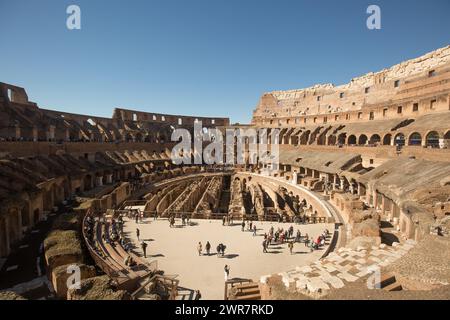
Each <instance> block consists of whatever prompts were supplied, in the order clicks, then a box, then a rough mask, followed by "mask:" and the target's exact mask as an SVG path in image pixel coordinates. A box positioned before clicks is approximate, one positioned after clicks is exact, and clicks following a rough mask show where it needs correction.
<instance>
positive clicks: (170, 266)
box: [124, 218, 334, 299]
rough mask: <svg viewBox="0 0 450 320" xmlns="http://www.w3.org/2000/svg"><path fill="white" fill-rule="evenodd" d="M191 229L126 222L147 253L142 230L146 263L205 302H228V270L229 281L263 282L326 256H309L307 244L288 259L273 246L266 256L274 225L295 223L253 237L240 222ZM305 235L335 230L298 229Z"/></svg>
mask: <svg viewBox="0 0 450 320" xmlns="http://www.w3.org/2000/svg"><path fill="white" fill-rule="evenodd" d="M191 223H192V225H190V226H182V225H181V220H180V219H177V221H176V227H175V228H170V227H169V222H168V220H167V219H158V220H157V221H154V220H153V219H152V218H149V219H145V220H144V221H143V223H139V224H136V223H135V222H134V221H130V220H126V222H125V226H124V232H125V234H126V236H127V237H129V238H130V239H131V241H132V242H133V244H134V245H135V246H136V250H137V252H139V253H142V250H141V248H140V243H139V242H138V240H137V237H136V228H139V229H140V239H141V241H142V240H146V241H147V243H148V247H147V259H148V260H149V261H151V260H155V259H156V260H157V261H158V267H159V268H160V269H161V270H164V272H165V274H167V275H178V279H179V280H180V286H181V287H184V288H188V289H191V290H200V292H201V294H202V299H223V295H224V271H223V269H224V266H225V265H226V264H227V265H229V266H230V268H231V270H230V277H229V278H230V279H232V278H246V279H248V278H250V279H253V280H254V281H259V279H260V277H261V276H263V275H269V274H273V273H278V272H282V271H286V270H290V269H293V268H295V267H296V266H303V265H306V264H309V263H311V262H314V261H316V260H318V259H319V258H320V257H321V256H322V255H323V254H324V252H325V250H326V247H325V248H322V249H321V250H317V251H314V252H312V253H311V252H310V250H309V248H306V247H305V246H304V244H303V243H301V244H300V243H296V244H295V245H294V250H293V252H294V254H292V255H291V254H290V253H289V249H288V248H287V245H286V244H283V245H272V246H271V247H270V249H269V253H263V248H262V242H263V236H264V233H265V232H267V231H268V230H269V229H270V227H271V226H272V225H273V226H274V228H275V230H276V229H277V228H278V227H281V228H284V229H287V228H289V226H290V225H291V224H290V223H274V222H257V224H256V226H257V228H258V231H257V236H253V232H250V231H245V232H242V231H241V226H240V225H239V224H238V222H236V224H235V225H234V226H222V221H219V220H191ZM297 229H300V231H301V233H302V235H304V234H305V233H308V235H309V236H310V237H311V236H312V237H314V238H317V236H318V235H319V234H321V233H322V232H323V230H325V229H328V230H330V231H333V230H334V225H333V224H310V225H294V234H295V233H296V232H297ZM199 241H201V242H202V245H203V248H205V244H206V241H209V242H210V243H211V247H212V250H211V251H212V252H211V255H210V256H206V255H203V256H199V255H198V252H197V245H198V242H199ZM221 242H222V243H223V244H225V245H226V251H225V256H224V257H220V258H219V257H217V255H216V247H217V245H218V244H219V243H221Z"/></svg>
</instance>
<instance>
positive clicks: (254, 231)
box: [253, 224, 256, 236]
mask: <svg viewBox="0 0 450 320" xmlns="http://www.w3.org/2000/svg"><path fill="white" fill-rule="evenodd" d="M253 236H256V224H255V225H253Z"/></svg>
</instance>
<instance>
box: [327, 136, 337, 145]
mask: <svg viewBox="0 0 450 320" xmlns="http://www.w3.org/2000/svg"><path fill="white" fill-rule="evenodd" d="M335 144H336V136H335V135H331V136H329V137H328V145H329V146H334V145H335Z"/></svg>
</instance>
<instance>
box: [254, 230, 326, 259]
mask: <svg viewBox="0 0 450 320" xmlns="http://www.w3.org/2000/svg"><path fill="white" fill-rule="evenodd" d="M329 236H330V232H329V231H328V229H325V230H324V231H323V233H322V234H321V235H319V236H318V237H317V238H316V239H314V238H310V236H309V235H308V233H305V235H302V233H301V231H300V230H299V229H297V232H296V233H295V236H294V227H293V226H292V225H291V226H290V227H289V228H288V229H286V230H285V229H283V228H278V229H277V230H275V228H274V227H273V226H272V227H270V229H269V231H268V232H266V233H264V240H263V242H262V247H263V252H264V253H268V252H269V251H268V249H269V248H270V246H271V245H279V244H283V243H286V242H287V244H288V248H289V252H290V253H291V254H293V249H294V243H302V242H303V243H304V245H305V247H307V248H309V249H310V251H311V252H313V251H314V250H317V249H319V248H320V247H323V246H324V245H325V241H326V240H327V238H328V237H329Z"/></svg>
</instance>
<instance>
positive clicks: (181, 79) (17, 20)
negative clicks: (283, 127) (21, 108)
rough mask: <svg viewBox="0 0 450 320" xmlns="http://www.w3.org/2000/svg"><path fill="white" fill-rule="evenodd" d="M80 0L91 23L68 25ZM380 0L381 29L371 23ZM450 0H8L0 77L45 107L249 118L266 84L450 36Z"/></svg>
mask: <svg viewBox="0 0 450 320" xmlns="http://www.w3.org/2000/svg"><path fill="white" fill-rule="evenodd" d="M70 4H77V5H79V6H80V8H81V13H82V17H81V20H82V29H81V30H74V31H70V30H68V29H67V28H66V18H67V14H66V8H67V6H68V5H70ZM370 4H377V5H379V6H380V7H381V14H382V17H381V19H382V29H381V30H372V31H371V30H368V29H367V28H366V19H367V17H368V15H367V14H366V8H367V7H368V5H370ZM449 12H450V1H448V0H429V1H400V0H390V1H375V0H373V1H365V0H354V1H353V0H347V1H331V0H330V1H313V0H310V1H301V0H296V1H287V0H277V1H275V0H271V1H268V0H189V1H188V0H184V1H182V0H179V1H174V0H161V1H152V0H147V1H137V0H130V1H118V0H117V1H104V0H80V1H77V0H71V1H66V0H40V1H32V0H28V1H25V0H14V1H12V0H0V35H1V38H2V41H1V42H0V81H1V82H7V83H12V84H16V85H18V86H22V87H25V88H26V89H27V92H28V95H29V97H30V99H31V100H32V101H35V102H37V103H38V104H39V106H40V107H42V108H49V109H56V110H62V111H67V112H73V113H82V114H91V115H97V116H106V117H111V115H112V112H113V108H114V107H123V108H130V109H136V110H142V111H148V112H158V113H169V114H170V113H172V114H185V115H198V116H229V117H230V118H231V120H232V122H240V123H247V122H249V121H250V119H251V114H252V111H253V109H254V107H255V106H256V104H257V102H258V99H259V97H260V96H261V94H262V93H263V92H266V91H272V90H282V89H296V88H302V87H305V86H310V85H313V84H315V83H323V82H331V83H334V84H342V83H346V82H348V81H349V80H350V79H351V78H352V77H355V76H358V75H362V74H364V73H367V72H370V71H377V70H380V69H382V68H384V67H388V66H390V65H393V64H396V63H398V62H401V61H402V60H405V59H409V58H414V57H416V56H419V55H421V54H424V53H426V52H428V51H431V50H434V49H436V48H439V47H443V46H445V45H448V44H450V19H448V13H449Z"/></svg>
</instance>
